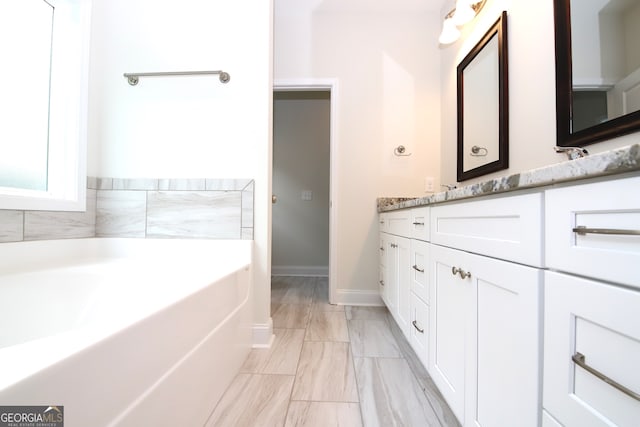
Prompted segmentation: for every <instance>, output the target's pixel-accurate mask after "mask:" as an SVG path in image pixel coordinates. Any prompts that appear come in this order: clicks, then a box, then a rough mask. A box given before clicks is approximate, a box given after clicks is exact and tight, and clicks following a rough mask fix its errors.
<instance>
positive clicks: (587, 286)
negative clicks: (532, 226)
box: [543, 271, 640, 426]
mask: <svg viewBox="0 0 640 427" xmlns="http://www.w3.org/2000/svg"><path fill="white" fill-rule="evenodd" d="M639 307H640V292H638V291H635V290H631V289H628V288H622V287H617V286H613V285H607V284H603V283H601V282H596V281H592V280H588V279H582V278H577V277H574V276H569V275H566V274H562V273H556V272H549V271H547V272H546V273H545V319H544V325H545V334H544V381H543V384H544V392H543V406H544V408H545V409H546V410H547V411H548V412H549V413H550V414H552V415H553V417H554V418H555V419H557V420H558V422H560V423H561V424H563V425H566V426H611V425H616V426H637V425H638V420H640V401H638V400H636V399H634V398H633V397H630V396H629V395H628V394H626V393H624V392H623V391H621V390H620V389H619V388H617V387H616V386H614V385H612V384H610V383H607V382H605V380H603V379H601V378H599V377H598V373H599V374H600V375H604V376H606V377H607V378H609V379H610V380H611V381H613V382H615V383H617V384H620V385H621V386H624V387H626V388H627V389H630V390H631V391H633V392H635V393H640V369H638V361H640V310H638V308H639ZM580 355H582V356H583V359H582V360H581V358H580V357H581V356H580ZM574 358H575V359H576V360H575V361H574V360H573V359H574ZM583 364H584V365H585V366H586V367H584V366H582V365H583ZM591 370H595V371H597V372H595V373H594V372H592V371H591ZM637 397H638V398H640V396H637Z"/></svg>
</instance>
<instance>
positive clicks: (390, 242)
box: [384, 234, 398, 318]
mask: <svg viewBox="0 0 640 427" xmlns="http://www.w3.org/2000/svg"><path fill="white" fill-rule="evenodd" d="M385 237H386V240H385V242H384V252H385V257H386V270H387V276H386V277H387V280H386V281H385V283H384V288H385V289H384V293H385V297H386V299H385V303H386V304H387V308H388V309H389V312H390V313H391V314H392V315H393V317H394V318H395V317H396V316H397V312H398V260H397V257H398V255H397V251H396V243H395V236H393V235H391V234H387V235H386V236H385Z"/></svg>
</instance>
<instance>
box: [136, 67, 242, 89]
mask: <svg viewBox="0 0 640 427" xmlns="http://www.w3.org/2000/svg"><path fill="white" fill-rule="evenodd" d="M205 74H214V75H215V74H218V75H219V76H220V77H219V78H220V82H221V83H229V80H231V76H230V75H229V73H227V72H226V71H222V70H216V71H163V72H158V73H124V76H125V77H126V78H127V81H128V82H129V84H130V85H131V86H135V85H137V84H138V81H139V80H140V77H158V76H199V75H205Z"/></svg>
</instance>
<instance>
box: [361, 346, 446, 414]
mask: <svg viewBox="0 0 640 427" xmlns="http://www.w3.org/2000/svg"><path fill="white" fill-rule="evenodd" d="M355 366H356V376H357V378H358V391H359V393H360V400H361V401H360V405H361V407H362V417H363V421H364V424H365V425H366V426H381V427H387V426H425V427H426V426H440V421H439V419H438V417H437V415H436V414H435V412H434V411H433V408H432V407H431V405H430V404H429V402H428V401H427V398H426V397H425V395H424V393H423V392H422V389H421V388H420V386H419V384H418V382H417V381H416V379H415V377H414V376H413V373H412V372H411V369H410V368H409V365H408V364H407V362H406V361H405V360H404V359H386V358H369V357H365V358H356V359H355Z"/></svg>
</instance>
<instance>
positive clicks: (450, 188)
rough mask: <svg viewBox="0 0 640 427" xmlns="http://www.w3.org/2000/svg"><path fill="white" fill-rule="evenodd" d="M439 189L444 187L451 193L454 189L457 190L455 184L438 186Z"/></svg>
mask: <svg viewBox="0 0 640 427" xmlns="http://www.w3.org/2000/svg"><path fill="white" fill-rule="evenodd" d="M440 187H445V188H446V189H447V191H451V190H453V189H454V188H458V186H457V185H455V184H440Z"/></svg>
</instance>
